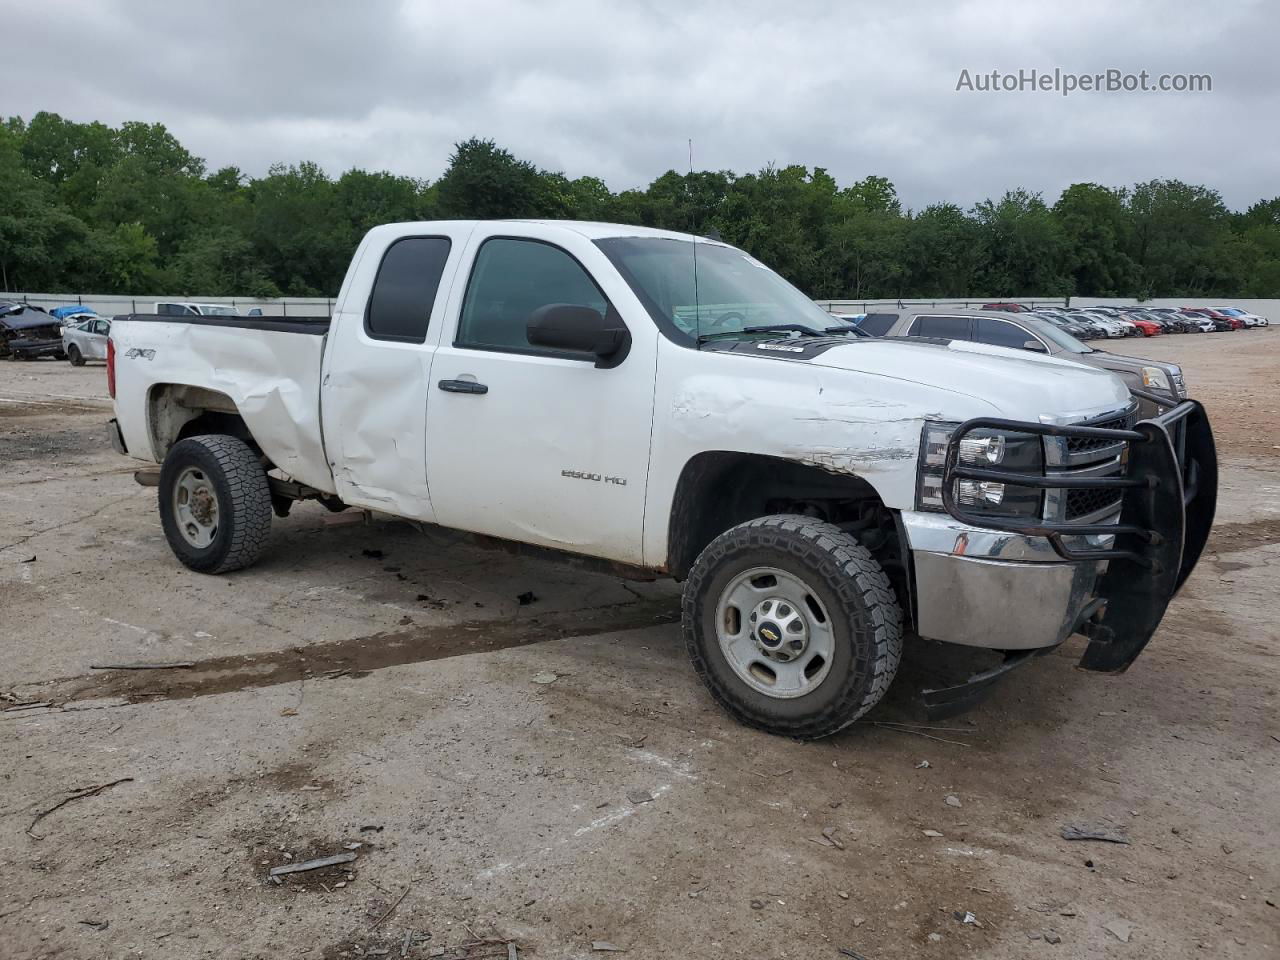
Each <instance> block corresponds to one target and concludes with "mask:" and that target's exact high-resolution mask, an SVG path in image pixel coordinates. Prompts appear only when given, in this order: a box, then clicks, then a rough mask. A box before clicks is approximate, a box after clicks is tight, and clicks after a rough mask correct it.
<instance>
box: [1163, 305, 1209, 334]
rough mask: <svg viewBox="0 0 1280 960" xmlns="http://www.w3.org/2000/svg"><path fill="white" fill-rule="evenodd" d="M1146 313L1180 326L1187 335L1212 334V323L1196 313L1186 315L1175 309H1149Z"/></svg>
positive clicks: (1207, 318)
mask: <svg viewBox="0 0 1280 960" xmlns="http://www.w3.org/2000/svg"><path fill="white" fill-rule="evenodd" d="M1148 312H1149V313H1151V314H1153V315H1154V316H1158V317H1167V318H1169V319H1170V320H1171V321H1172V322H1174V323H1178V324H1181V325H1182V326H1184V327H1185V328H1186V331H1187V332H1188V333H1213V331H1214V329H1215V328H1214V325H1213V321H1212V320H1211V319H1210V318H1209V317H1205V316H1201V315H1200V314H1198V313H1186V312H1184V311H1182V310H1179V309H1178V308H1177V307H1150V308H1149V309H1148Z"/></svg>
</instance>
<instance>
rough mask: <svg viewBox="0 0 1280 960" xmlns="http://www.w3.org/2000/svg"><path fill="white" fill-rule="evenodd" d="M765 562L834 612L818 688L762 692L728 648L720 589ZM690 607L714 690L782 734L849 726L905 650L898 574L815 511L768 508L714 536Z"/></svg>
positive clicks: (692, 646)
mask: <svg viewBox="0 0 1280 960" xmlns="http://www.w3.org/2000/svg"><path fill="white" fill-rule="evenodd" d="M756 566H771V567H776V568H779V569H781V570H785V571H788V572H792V573H794V574H795V575H797V576H800V577H801V578H802V579H803V580H804V581H805V582H806V583H807V584H808V585H809V586H810V588H811V589H812V590H813V592H814V593H815V594H816V595H818V598H819V599H821V601H822V604H823V606H824V607H825V608H826V610H827V613H828V616H829V617H830V619H831V621H832V625H833V627H834V632H835V640H836V648H835V653H834V657H833V663H832V665H831V669H830V671H829V673H828V674H827V676H826V678H825V679H824V680H823V681H822V682H821V683H820V684H819V686H818V687H817V689H815V690H814V691H812V692H811V693H808V694H805V695H803V696H799V697H795V698H793V699H779V698H775V697H770V696H768V695H766V694H764V693H761V692H759V691H757V690H755V689H753V688H752V687H750V686H749V685H748V684H746V683H745V682H744V681H743V680H742V679H741V677H739V676H738V674H737V673H736V672H735V671H734V669H733V667H732V666H731V665H730V663H729V662H728V660H727V659H726V657H725V654H724V653H723V651H722V650H721V648H720V641H719V637H718V633H717V624H716V622H715V621H716V609H717V605H718V603H719V598H720V594H721V592H722V591H723V590H724V589H725V587H726V585H727V584H729V583H730V581H731V580H732V579H733V577H735V576H736V575H738V574H739V573H741V572H742V571H744V570H748V569H750V568H752V567H756ZM682 614H683V616H682V624H683V628H684V639H685V645H686V647H687V648H688V651H689V657H690V659H691V660H692V661H693V667H694V670H695V671H697V674H698V676H699V677H700V678H701V680H702V682H703V683H704V684H706V686H707V689H708V690H709V691H710V692H711V695H712V696H713V697H715V699H716V700H717V701H719V703H720V705H721V706H723V707H724V708H725V709H726V710H727V711H729V713H731V714H732V715H733V716H734V717H736V718H737V719H738V720H739V721H741V722H742V723H745V724H748V725H749V726H753V727H758V728H759V729H761V730H765V731H767V732H769V733H773V734H779V735H781V736H787V737H794V738H796V739H801V740H813V739H817V738H819V737H826V736H829V735H831V734H833V733H835V732H837V731H839V730H842V729H844V728H845V727H847V726H849V724H851V723H853V722H854V721H855V720H857V719H858V718H859V717H861V716H862V715H863V714H865V713H866V712H867V711H868V710H870V709H871V708H872V707H874V706H875V705H876V704H877V703H879V702H880V699H881V698H882V697H883V696H884V695H885V692H886V691H887V690H888V689H889V684H890V683H891V682H892V680H893V677H894V674H896V673H897V670H898V663H899V661H900V660H901V658H902V608H901V607H900V606H899V605H898V600H897V597H896V596H895V595H894V592H893V587H892V585H891V584H890V582H889V578H888V576H887V575H886V574H885V572H884V570H883V569H882V568H881V566H880V564H878V563H877V562H876V561H875V558H874V557H872V555H871V553H870V551H868V550H867V548H866V547H864V546H863V545H862V544H860V543H858V541H857V540H855V539H854V538H853V537H852V536H850V535H849V534H847V533H845V532H844V531H843V530H841V529H840V528H839V527H836V526H835V525H833V524H830V523H826V522H825V521H822V520H815V519H813V518H811V517H804V516H793V515H789V514H775V515H773V516H768V517H760V518H759V519H756V520H750V521H748V522H746V523H742V524H739V525H738V526H736V527H733V528H731V529H729V530H727V531H725V532H724V533H722V534H721V535H720V536H719V537H717V538H716V539H715V540H713V541H711V543H710V544H709V545H708V546H707V547H706V549H705V550H703V551H702V553H701V555H699V557H698V559H697V560H696V561H695V562H694V565H693V569H692V570H691V571H690V572H689V579H688V581H687V582H686V583H685V588H684V597H683V601H682Z"/></svg>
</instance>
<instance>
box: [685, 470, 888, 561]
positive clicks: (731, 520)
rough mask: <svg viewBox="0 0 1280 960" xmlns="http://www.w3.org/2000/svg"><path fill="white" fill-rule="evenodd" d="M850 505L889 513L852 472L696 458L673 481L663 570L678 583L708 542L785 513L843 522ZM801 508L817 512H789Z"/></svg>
mask: <svg viewBox="0 0 1280 960" xmlns="http://www.w3.org/2000/svg"><path fill="white" fill-rule="evenodd" d="M780 501H782V502H780ZM855 504H863V505H866V506H867V507H868V508H871V509H876V510H880V511H884V512H885V513H888V512H889V511H888V510H887V508H886V507H885V504H884V500H883V499H882V498H881V496H880V494H879V493H878V492H877V490H876V488H875V486H874V485H872V483H871V482H870V481H869V480H867V479H866V478H865V477H863V476H860V475H858V474H855V473H850V472H844V471H840V472H836V471H832V470H827V469H824V468H823V467H820V466H816V465H815V464H812V463H806V462H804V461H801V460H795V459H790V458H787V457H775V456H769V455H766V454H757V453H742V452H738V451H731V450H712V451H705V452H702V453H698V454H696V455H695V456H693V457H691V458H690V459H689V460H688V461H687V462H686V463H685V465H684V467H683V468H682V469H681V471H680V476H679V479H678V480H677V481H676V487H675V493H674V496H673V497H672V502H671V510H670V513H669V515H668V528H667V555H666V562H667V569H668V571H669V572H670V573H671V574H672V575H673V576H675V577H676V578H677V579H679V578H683V577H684V576H685V575H686V574H687V573H688V571H689V568H690V567H692V566H693V562H694V561H695V560H696V559H697V557H698V554H699V553H701V552H702V550H703V548H704V547H706V545H707V544H708V543H710V542H711V541H712V540H714V539H715V538H716V537H718V536H719V535H720V534H721V533H724V531H726V530H728V529H729V528H730V527H733V526H736V525H737V524H739V523H744V522H746V521H748V520H754V519H756V518H757V517H762V516H767V515H769V514H773V513H788V512H793V513H803V514H807V515H810V516H820V517H821V518H822V519H825V520H829V521H831V522H837V521H838V520H845V521H847V520H849V516H848V514H849V512H850V511H849V508H850V507H851V506H853V505H855ZM806 505H807V506H808V507H810V508H816V509H807V510H799V509H788V508H789V507H790V508H794V507H796V506H806ZM824 514H825V515H824Z"/></svg>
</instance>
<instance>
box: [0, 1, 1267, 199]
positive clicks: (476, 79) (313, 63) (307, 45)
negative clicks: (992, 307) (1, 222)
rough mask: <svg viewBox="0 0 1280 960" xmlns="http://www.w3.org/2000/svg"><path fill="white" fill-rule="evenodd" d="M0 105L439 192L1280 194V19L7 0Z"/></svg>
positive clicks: (1241, 7) (975, 8)
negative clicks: (365, 173)
mask: <svg viewBox="0 0 1280 960" xmlns="http://www.w3.org/2000/svg"><path fill="white" fill-rule="evenodd" d="M0 22H3V23H4V24H5V27H6V31H5V32H6V35H7V38H8V39H7V41H6V45H5V57H4V65H3V66H0V78H2V81H0V111H3V112H4V113H17V114H19V115H23V116H30V115H31V114H33V113H35V112H36V111H38V110H50V111H55V112H58V113H61V114H63V115H64V116H67V117H69V118H72V119H76V120H102V121H105V122H109V123H113V124H116V123H120V122H122V121H124V120H135V119H136V120H148V121H152V120H158V121H160V122H162V123H164V124H165V125H166V126H168V127H169V128H170V130H172V131H173V132H174V133H175V134H176V135H177V136H178V137H179V138H180V139H181V140H182V141H183V142H184V143H185V144H186V145H187V146H188V147H189V148H190V149H192V150H194V151H195V152H196V153H198V154H199V155H201V156H204V157H206V158H207V159H208V161H209V164H210V166H211V167H213V168H216V167H218V166H222V165H226V164H236V165H238V166H240V167H241V168H243V169H245V170H246V171H248V172H250V173H254V174H261V173H263V172H264V171H265V170H266V168H267V167H268V166H269V165H270V164H271V163H273V162H277V161H284V162H296V161H298V160H303V159H310V160H315V161H316V162H318V163H320V164H321V165H322V166H323V167H325V168H326V169H328V170H329V171H330V172H331V173H335V174H336V173H338V172H341V171H342V170H343V169H346V168H348V167H351V166H361V167H366V168H370V169H387V170H391V171H393V172H396V173H402V174H409V175H412V176H418V177H426V178H434V177H436V176H438V175H439V174H440V173H441V172H442V170H443V169H444V166H445V163H446V161H447V157H448V154H449V152H450V149H451V146H452V144H453V143H454V142H456V141H458V140H461V139H465V138H466V137H469V136H472V135H480V136H486V137H492V138H494V139H496V140H498V141H499V142H500V143H501V144H503V145H504V146H506V147H508V148H509V149H511V150H512V151H513V152H515V153H516V154H517V155H519V156H521V157H524V158H527V159H529V160H532V161H534V162H536V163H538V164H539V165H541V166H544V167H548V168H551V169H556V170H563V171H564V172H565V173H566V174H567V175H569V176H580V175H583V174H592V175H597V176H601V177H603V178H604V179H605V181H606V182H607V183H608V184H609V185H610V187H612V188H613V189H615V190H618V189H624V188H628V187H642V186H644V185H645V184H647V183H648V182H649V181H650V180H652V179H653V178H654V177H656V176H658V175H659V174H661V173H662V172H664V171H665V170H667V169H669V168H672V167H675V168H677V169H680V168H683V167H684V165H685V163H686V162H687V156H686V150H687V146H686V141H687V139H688V138H689V137H693V139H694V150H695V165H696V166H698V167H699V168H704V167H708V168H725V169H732V170H736V171H738V172H744V171H749V170H755V169H758V168H760V167H762V166H764V165H765V164H767V163H771V162H772V163H777V164H780V165H781V164H787V163H803V164H806V165H809V166H823V167H826V168H827V169H828V170H830V171H831V173H832V174H833V175H834V176H835V177H836V178H837V179H838V180H839V181H840V182H842V183H848V182H850V181H852V180H855V179H858V178H860V177H863V176H866V175H867V174H870V173H875V174H879V175H882V176H887V177H889V178H890V179H892V180H893V181H894V182H895V183H896V184H897V185H898V188H899V192H900V193H901V195H902V196H903V198H904V200H905V201H906V202H907V203H908V204H909V205H911V206H916V207H919V206H922V205H923V204H925V203H929V202H932V201H938V200H948V201H953V202H957V203H961V204H964V205H968V204H970V203H972V202H974V201H975V200H979V199H982V198H984V197H987V196H993V195H998V194H999V193H1000V192H1002V191H1003V190H1004V189H1006V188H1009V187H1014V186H1024V187H1027V188H1029V189H1032V190H1040V191H1043V192H1044V193H1045V195H1046V197H1047V198H1048V199H1050V200H1052V199H1053V198H1055V197H1056V195H1057V193H1058V192H1059V191H1060V190H1061V189H1062V188H1063V187H1064V186H1066V185H1067V184H1069V183H1072V182H1075V181H1079V180H1092V181H1096V182H1101V183H1106V184H1109V185H1116V186H1122V185H1127V184H1131V183H1132V182H1134V181H1135V180H1140V179H1148V178H1150V177H1157V176H1158V177H1179V178H1182V179H1185V180H1190V181H1193V182H1198V183H1205V184H1208V185H1210V186H1213V187H1215V188H1217V189H1219V190H1221V191H1222V193H1223V195H1224V196H1225V198H1226V200H1227V201H1228V203H1229V204H1231V205H1233V206H1237V207H1241V206H1245V205H1247V204H1248V203H1251V202H1253V201H1254V200H1257V199H1259V198H1263V197H1272V196H1275V195H1277V194H1280V184H1277V182H1276V176H1275V172H1276V170H1277V168H1278V166H1280V164H1277V159H1278V158H1280V130H1277V127H1276V125H1275V124H1274V122H1273V118H1274V117H1275V116H1277V115H1280V82H1277V81H1280V65H1278V64H1277V59H1276V58H1275V57H1274V55H1273V53H1272V51H1271V49H1269V48H1270V47H1271V46H1272V45H1273V43H1274V38H1275V36H1276V35H1277V32H1278V31H1277V28H1278V27H1280V9H1277V8H1276V7H1275V6H1274V5H1271V4H1266V3H1262V2H1240V3H1234V4H1231V3H1221V4H1219V5H1217V6H1216V7H1205V6H1203V5H1194V4H1188V3H1185V2H1182V0H1177V2H1157V0H1147V2H1139V3H1134V4H1127V5H1125V6H1124V7H1123V8H1121V7H1120V6H1119V5H1117V4H1114V3H1104V2H1100V0H1078V2H1074V3H1072V4H1065V5H1057V4H1055V5H1053V8H1052V9H1050V7H1049V6H1048V5H1045V4H1039V3H1028V2H1025V0H1022V2H1006V0H989V2H987V0H983V2H978V0H971V2H967V3H958V4H957V3H924V2H914V0H901V2H898V3H894V4H885V3H883V2H874V3H865V2H864V3H848V2H846V3H841V2H830V3H827V2H809V0H797V2H794V3H791V4H786V5H779V4H777V3H764V2H754V0H739V2H733V3H728V2H714V0H713V2H703V3H696V4H695V3H689V2H685V3H675V2H659V0H647V2H630V3H625V4H623V3H603V2H594V3H593V2H577V0H552V2H546V3H514V2H506V3H503V2H496V0H471V2H467V3H453V4H448V3H443V2H430V3H428V2H411V0H406V2H403V3H397V2H392V0H366V2H364V3H360V4H350V3H346V2H327V0H326V2H303V0H265V2H261V0H259V2H255V3H249V2H245V0H223V2H219V3H212V2H186V3H172V2H156V0H46V2H45V3H43V4H38V5H37V4H29V3H26V2H24V0H0ZM1054 67H1060V68H1062V69H1063V70H1066V71H1073V72H1077V73H1087V72H1095V71H1102V70H1105V69H1107V68H1118V69H1121V70H1125V71H1132V72H1137V71H1139V70H1142V69H1146V70H1148V71H1151V72H1152V73H1153V74H1158V73H1162V72H1170V73H1209V74H1211V75H1212V76H1213V92H1212V93H1202V94H1172V93H1167V94H1142V93H1132V94H1089V93H1077V94H1075V95H1074V96H1071V97H1067V98H1063V97H1060V96H1057V95H1055V94H1049V93H1030V92H1023V93H985V94H984V93H969V92H957V91H956V90H955V86H956V81H957V78H958V77H959V75H960V71H961V70H962V69H968V70H970V71H971V72H973V73H978V72H989V71H991V70H993V69H996V70H1000V71H1002V72H1016V71H1017V70H1018V69H1020V68H1023V69H1031V68H1036V69H1040V70H1052V69H1053V68H1054Z"/></svg>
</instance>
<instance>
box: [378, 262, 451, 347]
mask: <svg viewBox="0 0 1280 960" xmlns="http://www.w3.org/2000/svg"><path fill="white" fill-rule="evenodd" d="M450 245H451V244H450V241H449V238H448V237H405V238H404V239H402V240H397V241H396V242H395V243H393V244H391V246H389V247H387V252H386V253H385V254H383V256H382V263H381V264H379V266H378V276H377V277H376V278H375V279H374V281H373V291H372V292H371V293H370V294H369V304H368V306H367V307H366V308H365V315H364V329H365V332H366V333H367V334H368V335H369V336H370V337H372V338H373V339H375V340H394V341H398V342H401V343H423V342H425V341H426V339H427V328H428V327H429V326H430V324H431V309H432V307H433V306H434V305H435V302H436V291H437V290H439V289H440V278H441V276H443V275H444V265H445V262H446V261H447V260H448V259H449V247H450Z"/></svg>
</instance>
